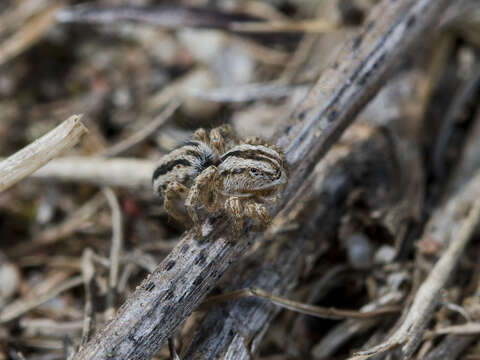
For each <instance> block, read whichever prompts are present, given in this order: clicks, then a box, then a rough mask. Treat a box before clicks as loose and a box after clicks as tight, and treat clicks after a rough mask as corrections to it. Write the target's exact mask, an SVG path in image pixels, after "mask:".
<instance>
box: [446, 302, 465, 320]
mask: <svg viewBox="0 0 480 360" xmlns="http://www.w3.org/2000/svg"><path fill="white" fill-rule="evenodd" d="M442 305H443V306H444V307H445V308H447V309H448V310H450V311H454V312H456V313H459V314H460V315H462V317H463V318H464V319H465V320H466V321H467V322H470V321H472V318H471V317H470V315H469V314H468V312H467V311H466V310H465V309H464V308H463V307H462V306H460V305H457V304H453V303H449V302H442Z"/></svg>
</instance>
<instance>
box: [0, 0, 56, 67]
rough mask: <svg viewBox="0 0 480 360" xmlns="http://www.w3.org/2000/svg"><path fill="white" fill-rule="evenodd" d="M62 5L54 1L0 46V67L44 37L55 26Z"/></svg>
mask: <svg viewBox="0 0 480 360" xmlns="http://www.w3.org/2000/svg"><path fill="white" fill-rule="evenodd" d="M63 3H64V1H63V0H60V1H58V0H57V1H55V2H54V3H53V4H51V5H50V6H48V7H47V8H46V9H44V10H42V11H41V12H40V13H39V14H38V15H36V16H35V17H34V18H33V19H31V20H30V21H27V22H26V23H25V24H23V26H22V27H21V28H20V30H19V31H18V32H16V33H15V34H14V35H12V36H11V37H10V38H8V39H7V40H6V41H4V43H3V44H0V65H2V64H4V63H6V62H7V61H8V60H10V59H11V58H13V57H15V56H17V55H18V54H20V53H21V52H22V51H24V50H25V49H27V48H29V47H30V46H32V45H33V44H34V43H35V42H36V41H37V40H38V39H40V38H41V37H42V36H43V35H45V34H46V32H47V31H48V29H50V27H52V26H53V25H54V24H55V15H56V13H57V12H58V10H59V9H60V8H61V7H63Z"/></svg>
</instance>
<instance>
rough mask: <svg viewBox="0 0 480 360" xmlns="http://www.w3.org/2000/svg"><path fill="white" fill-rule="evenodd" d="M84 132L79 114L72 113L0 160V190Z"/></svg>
mask: <svg viewBox="0 0 480 360" xmlns="http://www.w3.org/2000/svg"><path fill="white" fill-rule="evenodd" d="M86 132H87V129H86V128H85V126H84V125H83V124H82V122H81V121H80V116H78V115H73V116H71V117H69V118H68V119H67V120H65V121H64V122H62V123H61V124H60V125H58V126H57V127H56V128H55V129H53V130H51V131H50V132H48V133H47V134H45V135H44V136H42V137H41V138H39V139H37V140H35V141H34V142H33V143H31V144H30V145H28V146H26V147H24V148H23V149H22V150H20V151H18V152H16V153H15V154H13V155H12V156H10V157H8V158H7V159H5V160H3V161H2V162H0V191H3V190H5V189H8V188H9V187H10V186H12V185H14V184H15V183H17V182H18V181H20V180H22V179H23V178H24V177H26V176H28V175H30V174H31V173H33V172H34V171H35V170H37V169H38V168H40V167H42V166H43V165H45V164H46V163H48V162H49V161H50V160H52V159H53V158H54V157H56V156H58V155H60V154H62V153H63V152H64V151H65V150H67V149H70V148H71V147H73V146H74V145H76V144H77V142H78V141H79V140H80V138H81V137H82V136H83V135H84V134H85V133H86Z"/></svg>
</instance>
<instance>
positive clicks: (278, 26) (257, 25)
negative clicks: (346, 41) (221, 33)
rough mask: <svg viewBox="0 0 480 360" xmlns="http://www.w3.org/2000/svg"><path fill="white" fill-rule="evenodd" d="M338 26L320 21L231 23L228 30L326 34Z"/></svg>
mask: <svg viewBox="0 0 480 360" xmlns="http://www.w3.org/2000/svg"><path fill="white" fill-rule="evenodd" d="M339 26H340V24H338V23H334V22H331V21H327V20H322V19H314V20H303V21H269V22H259V21H255V22H253V21H252V22H250V21H248V22H233V23H231V24H230V30H232V31H236V32H240V33H252V32H253V33H274V32H283V33H284V32H296V33H298V32H305V33H326V32H332V31H335V30H337V29H338V28H339Z"/></svg>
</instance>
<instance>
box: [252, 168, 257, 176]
mask: <svg viewBox="0 0 480 360" xmlns="http://www.w3.org/2000/svg"><path fill="white" fill-rule="evenodd" d="M257 173H258V170H257V169H255V168H251V169H250V174H252V175H257Z"/></svg>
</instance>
